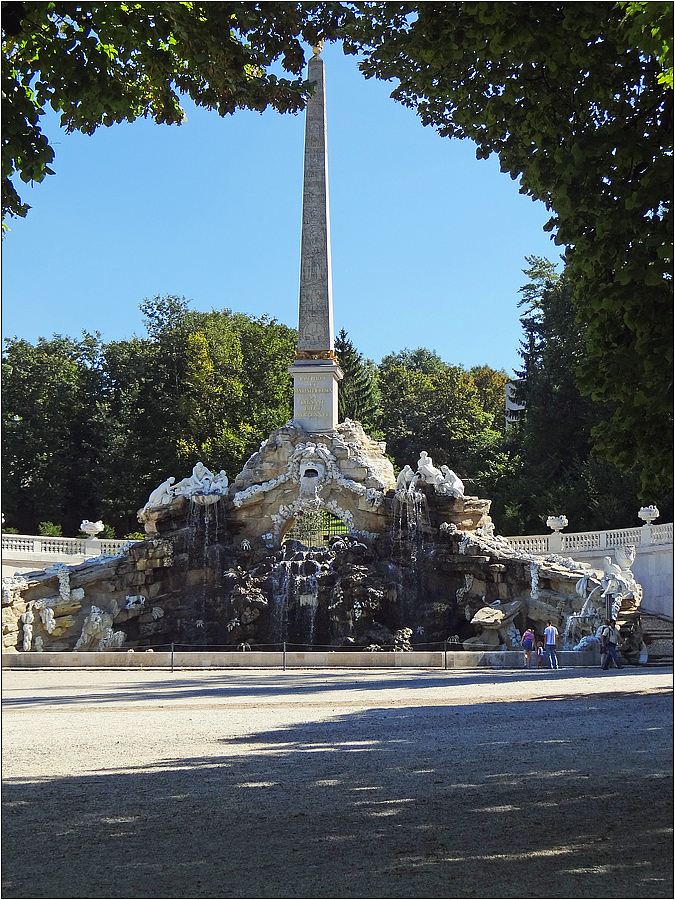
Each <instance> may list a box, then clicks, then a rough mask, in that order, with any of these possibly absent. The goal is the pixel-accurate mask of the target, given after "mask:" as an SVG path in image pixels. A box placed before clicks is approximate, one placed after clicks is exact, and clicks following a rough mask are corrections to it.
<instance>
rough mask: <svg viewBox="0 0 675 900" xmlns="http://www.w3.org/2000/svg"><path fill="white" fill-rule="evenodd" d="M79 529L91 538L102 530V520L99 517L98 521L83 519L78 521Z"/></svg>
mask: <svg viewBox="0 0 675 900" xmlns="http://www.w3.org/2000/svg"><path fill="white" fill-rule="evenodd" d="M80 531H84V533H85V534H86V535H87V537H88V538H89V539H90V540H91V539H92V538H95V537H96V535H97V534H98V533H99V532H101V531H103V522H102V521H101V520H100V519H99V520H98V522H90V521H89V519H84V521H83V522H80Z"/></svg>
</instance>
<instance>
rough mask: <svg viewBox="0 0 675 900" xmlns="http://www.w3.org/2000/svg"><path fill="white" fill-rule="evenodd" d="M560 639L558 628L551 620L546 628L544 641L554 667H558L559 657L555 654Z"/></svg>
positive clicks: (550, 662) (549, 660) (549, 661)
mask: <svg viewBox="0 0 675 900" xmlns="http://www.w3.org/2000/svg"><path fill="white" fill-rule="evenodd" d="M557 639H558V629H557V628H556V627H555V625H553V624H552V623H551V622H549V623H548V625H547V626H546V628H544V642H545V644H546V652H547V653H548V664H549V666H550V667H551V668H552V669H557V668H558V657H557V656H556V655H555V642H556V640H557Z"/></svg>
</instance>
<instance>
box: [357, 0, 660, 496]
mask: <svg viewBox="0 0 675 900" xmlns="http://www.w3.org/2000/svg"><path fill="white" fill-rule="evenodd" d="M357 6H359V8H360V13H361V15H360V17H359V18H358V20H357V22H356V23H355V24H354V25H353V26H352V27H353V32H352V39H351V45H350V46H351V49H352V50H353V51H354V52H357V51H358V52H364V53H365V61H364V62H363V63H362V64H361V68H362V69H363V71H364V72H365V74H366V75H367V76H376V77H378V78H382V79H386V80H392V81H394V83H395V87H394V90H393V92H392V97H394V98H395V99H397V100H399V101H400V102H402V103H404V104H405V105H407V106H410V107H412V108H414V109H416V110H417V112H418V113H419V115H420V117H421V120H422V122H423V123H424V124H425V125H432V126H433V127H435V128H437V130H438V131H439V133H440V134H441V135H445V136H448V137H460V138H470V139H471V140H473V141H475V142H476V144H477V155H478V156H479V157H487V156H488V155H489V154H491V153H496V154H497V155H498V156H499V160H500V163H501V168H502V171H504V172H508V173H509V174H510V175H511V177H512V178H517V179H519V181H520V186H521V191H522V192H523V193H527V194H529V195H530V196H532V197H534V198H536V199H539V200H543V201H544V203H546V205H547V207H548V208H549V209H550V210H551V212H552V217H551V220H550V222H549V223H548V226H547V227H548V229H549V230H551V231H554V232H555V237H556V242H557V243H559V244H563V245H565V246H566V260H567V270H568V276H569V278H570V280H571V283H572V284H573V285H574V304H575V308H576V310H577V317H578V320H579V323H580V324H582V325H583V326H584V340H585V343H586V354H585V360H584V363H583V366H582V371H581V374H580V378H581V384H582V387H583V389H584V391H585V392H586V393H587V394H588V395H589V396H591V397H592V398H593V399H595V400H597V401H600V402H602V403H605V404H607V408H608V409H609V408H611V409H612V410H613V411H612V413H611V414H610V415H608V416H607V417H606V418H604V419H603V420H602V421H600V422H598V423H597V425H596V426H595V428H594V441H595V446H596V448H597V450H598V451H599V452H601V453H602V454H603V455H604V456H605V457H606V458H607V459H610V460H612V461H614V462H616V463H617V465H619V466H621V467H622V468H624V469H625V470H631V469H632V468H634V466H635V465H639V466H640V467H641V470H642V479H643V484H644V486H645V488H646V489H650V490H653V491H655V490H657V489H658V488H659V487H661V486H664V485H669V484H671V483H672V471H673V465H672V453H671V447H672V370H673V340H672V277H671V263H672V194H673V168H672V137H673V117H672V110H673V92H672V90H671V89H670V88H668V87H667V84H668V80H669V72H670V77H672V51H670V49H669V47H670V44H669V41H670V36H671V34H672V18H673V7H672V4H670V3H656V2H655V3H641V4H628V7H629V8H628V9H626V4H623V5H621V4H616V3H607V2H580V3H564V2H563V3H442V4H438V3H397V4H391V3H368V4H357Z"/></svg>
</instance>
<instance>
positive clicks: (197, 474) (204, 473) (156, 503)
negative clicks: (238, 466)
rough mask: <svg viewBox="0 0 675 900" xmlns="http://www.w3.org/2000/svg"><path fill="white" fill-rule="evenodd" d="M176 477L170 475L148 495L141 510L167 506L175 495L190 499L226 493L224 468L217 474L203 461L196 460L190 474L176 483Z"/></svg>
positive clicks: (227, 484) (226, 483)
mask: <svg viewBox="0 0 675 900" xmlns="http://www.w3.org/2000/svg"><path fill="white" fill-rule="evenodd" d="M175 481H176V479H175V478H174V476H173V475H170V476H169V477H168V478H167V479H166V481H163V482H162V483H161V484H160V485H159V486H158V487H156V488H155V489H154V491H153V492H152V493H151V494H150V496H149V497H148V502H147V503H146V504H145V506H144V507H143V510H142V512H147V511H148V510H151V509H157V508H158V507H160V506H168V505H169V504H170V503H172V502H173V501H174V500H175V499H176V498H177V497H186V498H187V499H190V498H191V497H194V496H196V495H202V496H203V495H209V496H216V497H218V496H220V497H222V496H224V495H225V494H227V489H228V486H229V481H228V478H227V475H226V473H225V469H221V470H220V472H218V474H217V475H214V474H213V472H211V471H209V469H207V468H206V466H205V465H204V463H202V462H198V463H196V465H195V466H194V467H193V469H192V474H191V475H188V477H187V478H183V479H181V481H179V482H178V483H177V484H175V483H174V482H175Z"/></svg>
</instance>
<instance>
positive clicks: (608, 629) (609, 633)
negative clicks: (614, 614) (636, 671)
mask: <svg viewBox="0 0 675 900" xmlns="http://www.w3.org/2000/svg"><path fill="white" fill-rule="evenodd" d="M618 643H619V630H618V628H617V627H616V621H615V620H614V619H607V620H606V621H605V624H604V625H603V627H602V631H601V632H600V653H601V658H602V668H603V669H604V670H605V671H606V670H607V669H609V667H610V665H611V663H614V665H615V666H616V667H617V669H623V666H622V665H621V663H620V662H619V657H618V656H617V654H616V648H617V644H618ZM602 654H604V655H602Z"/></svg>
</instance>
